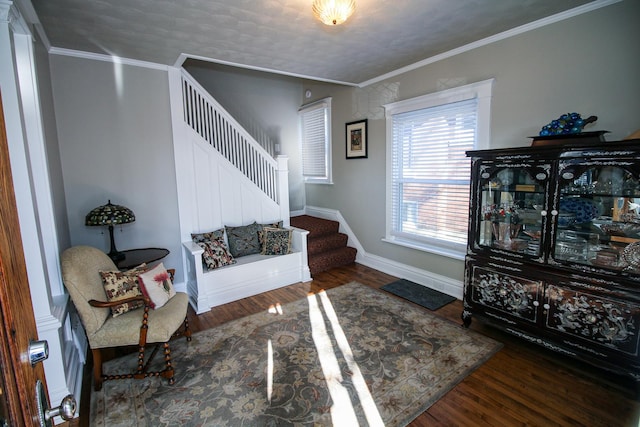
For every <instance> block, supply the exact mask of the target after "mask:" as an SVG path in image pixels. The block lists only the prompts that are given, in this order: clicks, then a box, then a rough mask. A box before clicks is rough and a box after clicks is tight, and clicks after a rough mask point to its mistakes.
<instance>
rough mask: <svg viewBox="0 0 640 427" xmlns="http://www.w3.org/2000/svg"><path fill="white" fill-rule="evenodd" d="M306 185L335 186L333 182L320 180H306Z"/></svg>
mask: <svg viewBox="0 0 640 427" xmlns="http://www.w3.org/2000/svg"><path fill="white" fill-rule="evenodd" d="M304 183H305V184H314V185H318V184H320V185H333V181H320V180H305V181H304Z"/></svg>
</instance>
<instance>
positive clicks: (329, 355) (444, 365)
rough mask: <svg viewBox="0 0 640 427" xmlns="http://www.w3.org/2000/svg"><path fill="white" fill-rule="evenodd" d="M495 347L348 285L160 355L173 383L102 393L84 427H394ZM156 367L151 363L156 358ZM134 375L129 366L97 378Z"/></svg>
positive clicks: (113, 387) (124, 383)
mask: <svg viewBox="0 0 640 427" xmlns="http://www.w3.org/2000/svg"><path fill="white" fill-rule="evenodd" d="M500 347H501V344H500V343H498V342H496V341H494V340H492V339H490V338H488V337H485V336H483V335H480V334H478V333H476V332H473V331H470V330H468V329H465V328H462V327H461V326H460V325H459V324H455V323H452V322H449V321H447V320H444V319H441V318H439V317H437V316H435V315H432V314H430V313H429V312H427V311H426V310H424V309H423V308H421V307H418V306H415V305H411V304H409V303H407V302H406V301H403V300H401V299H398V298H395V297H392V296H391V295H388V294H386V293H384V292H380V291H378V290H376V289H373V288H371V287H368V286H365V285H362V284H360V283H356V282H352V283H349V284H346V285H343V286H340V287H338V288H335V289H330V290H328V291H326V292H325V291H323V292H320V293H317V294H314V295H309V296H308V297H307V298H305V299H301V300H299V301H296V302H293V303H289V304H286V305H283V306H276V307H272V309H270V310H269V311H268V312H263V313H259V314H255V315H252V316H248V317H245V318H242V319H238V320H235V321H232V322H229V323H225V324H223V325H221V326H218V327H216V328H214V329H210V330H206V331H202V332H199V333H197V334H194V336H193V340H192V341H191V342H190V343H187V342H186V340H184V339H183V338H181V339H178V340H176V341H174V342H173V343H172V355H173V362H174V367H175V370H176V373H175V379H176V382H175V384H174V385H173V386H170V385H168V383H167V381H166V380H165V379H163V378H146V379H144V380H114V381H106V382H105V383H104V385H103V388H102V390H101V391H100V392H93V393H92V396H91V409H90V410H91V414H90V417H91V421H90V422H91V425H92V426H109V427H114V426H303V425H305V426H306V425H313V426H357V425H360V426H365V425H370V426H404V425H406V424H408V423H409V422H410V421H411V420H413V419H414V418H415V417H417V416H418V415H419V414H421V413H422V412H424V411H425V410H426V409H427V408H429V406H431V405H432V404H433V403H434V402H436V401H437V400H438V399H439V398H440V397H441V396H443V395H444V394H445V393H447V391H449V390H451V389H452V388H453V387H454V386H455V385H456V384H458V383H459V382H460V381H462V380H463V379H464V378H465V377H466V376H467V375H469V373H471V372H472V371H473V370H474V369H476V368H477V367H478V366H480V365H481V364H482V363H483V362H485V361H486V360H487V359H489V358H490V357H491V356H492V355H493V354H494V353H495V352H496V351H498V350H499V349H500ZM159 359H160V361H161V358H159ZM135 365H136V355H128V356H124V357H122V358H119V359H115V360H112V361H110V362H107V363H106V364H105V366H104V369H105V371H106V372H113V371H114V370H115V369H118V370H122V369H123V367H125V366H128V367H129V369H133V368H134V367H135Z"/></svg>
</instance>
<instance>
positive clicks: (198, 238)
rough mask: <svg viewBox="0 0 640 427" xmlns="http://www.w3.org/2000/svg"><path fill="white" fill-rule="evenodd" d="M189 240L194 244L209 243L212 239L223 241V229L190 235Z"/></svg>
mask: <svg viewBox="0 0 640 427" xmlns="http://www.w3.org/2000/svg"><path fill="white" fill-rule="evenodd" d="M191 239H192V240H193V241H194V242H196V243H201V242H210V241H212V240H214V239H221V240H223V239H224V228H220V229H218V230H213V231H209V232H207V233H191Z"/></svg>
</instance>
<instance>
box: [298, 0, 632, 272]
mask: <svg viewBox="0 0 640 427" xmlns="http://www.w3.org/2000/svg"><path fill="white" fill-rule="evenodd" d="M639 16H640V2H636V1H624V2H621V3H617V4H615V5H612V6H608V7H605V8H602V9H599V10H596V11H593V12H590V13H588V14H584V15H581V16H577V17H574V18H572V19H569V20H565V21H562V22H558V23H555V24H552V25H549V26H546V27H543V28H540V29H537V30H535V31H531V32H528V33H525V34H521V35H519V36H516V37H512V38H509V39H505V40H502V41H499V42H496V43H493V44H490V45H487V46H484V47H480V48H477V49H475V50H473V51H469V52H466V53H463V54H459V55H457V56H454V57H451V58H448V59H445V60H442V61H439V62H437V63H433V64H430V65H427V66H425V67H422V68H420V69H417V70H414V71H411V72H408V73H405V74H403V75H400V76H398V77H395V78H393V79H389V80H387V81H384V82H380V83H378V84H375V85H372V87H368V88H362V89H352V88H340V89H335V88H334V87H332V86H330V85H324V84H316V85H313V84H312V83H311V82H308V86H309V88H310V89H311V90H312V91H313V93H314V97H318V98H321V97H323V96H327V95H332V96H333V107H334V108H333V167H334V182H335V185H333V186H314V185H307V186H306V193H307V194H306V198H307V204H308V205H313V206H320V207H325V208H331V209H337V210H339V211H340V212H341V213H342V215H343V216H344V217H345V219H346V220H347V222H348V223H349V225H350V227H351V228H352V230H353V231H354V233H355V234H356V236H357V237H358V239H359V240H360V242H361V243H362V245H363V246H364V248H365V250H366V251H367V252H368V253H372V254H375V255H379V256H382V257H384V258H388V259H391V260H395V261H398V262H401V263H405V264H409V265H411V266H415V267H419V268H423V269H426V270H429V271H432V272H434V273H437V274H441V275H444V276H447V277H451V278H453V279H458V280H462V279H463V272H464V266H463V262H462V261H456V260H453V259H449V258H445V257H442V256H438V255H433V254H429V253H426V252H421V251H417V250H412V249H407V248H404V247H400V246H397V245H394V244H390V243H385V242H383V241H381V239H382V237H383V236H384V233H385V183H386V181H385V179H386V176H385V173H386V172H385V170H386V151H385V144H386V141H385V121H384V119H383V118H382V117H380V106H381V105H382V104H384V103H388V102H391V101H395V100H403V99H407V98H411V97H415V96H418V95H423V94H426V93H431V92H435V91H437V90H439V89H442V88H446V87H448V86H453V85H460V84H465V83H472V82H477V81H481V80H485V79H489V78H495V79H496V80H495V84H494V91H493V102H492V120H491V136H492V138H491V144H492V148H499V147H515V146H527V145H529V144H530V141H531V140H530V139H528V138H527V136H531V135H536V134H537V133H538V132H539V130H540V128H541V127H542V126H543V125H545V124H546V123H548V122H549V121H551V120H552V119H555V118H557V117H559V116H560V115H561V114H563V113H567V112H573V111H577V112H579V113H581V114H583V115H585V116H589V115H596V116H598V117H599V119H598V121H597V122H596V123H595V125H593V127H592V128H591V129H592V130H600V129H602V130H609V131H611V134H609V135H608V136H607V139H608V140H616V139H622V138H624V137H625V136H627V135H629V134H631V133H632V132H633V131H635V130H636V129H638V128H640V116H638V111H640V79H639V78H638V76H640V57H639V56H638V47H637V41H638V40H640V26H639V25H638V22H637V21H638V17H639ZM394 93H395V94H396V96H395V98H394V96H393V95H394ZM390 98H394V99H390ZM376 100H379V101H378V102H376ZM363 105H364V106H366V105H368V106H369V111H368V112H367V113H363V111H365V110H366V108H363ZM367 117H368V118H369V158H368V159H361V160H360V159H359V160H346V159H345V154H344V150H345V148H344V144H345V137H344V132H345V131H344V123H346V122H348V121H351V120H356V119H362V118H367ZM363 208H364V209H363Z"/></svg>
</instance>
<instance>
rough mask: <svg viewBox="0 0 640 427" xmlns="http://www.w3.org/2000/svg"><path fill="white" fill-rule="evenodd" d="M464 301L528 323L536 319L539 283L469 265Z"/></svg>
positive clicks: (540, 288)
mask: <svg viewBox="0 0 640 427" xmlns="http://www.w3.org/2000/svg"><path fill="white" fill-rule="evenodd" d="M472 269H473V270H472V275H471V283H470V288H469V289H468V290H467V298H469V299H470V300H469V299H468V302H469V303H471V305H473V306H475V305H477V304H480V305H482V306H484V307H486V308H488V309H490V310H495V311H499V312H501V313H505V314H508V315H509V316H513V317H516V318H517V319H519V320H524V321H527V322H531V323H536V322H537V321H538V312H539V310H538V306H539V305H540V304H539V300H540V298H541V295H542V282H540V281H535V280H530V279H525V278H523V277H519V276H514V275H512V274H509V273H504V272H500V271H497V270H493V269H488V268H484V267H477V266H473V267H472Z"/></svg>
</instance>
